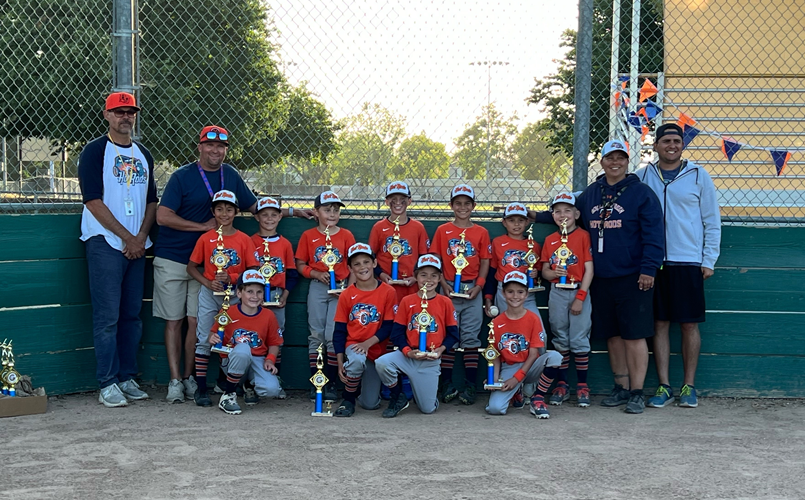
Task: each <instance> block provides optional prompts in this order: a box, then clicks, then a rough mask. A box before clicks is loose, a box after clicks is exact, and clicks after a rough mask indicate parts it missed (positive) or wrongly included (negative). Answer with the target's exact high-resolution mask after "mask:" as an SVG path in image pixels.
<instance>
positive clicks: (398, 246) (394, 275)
mask: <svg viewBox="0 0 805 500" xmlns="http://www.w3.org/2000/svg"><path fill="white" fill-rule="evenodd" d="M388 253H389V254H390V255H391V280H389V285H405V284H407V281H405V280H401V279H399V276H398V275H399V262H398V259H399V258H400V257H402V255H403V254H404V253H405V248H404V247H403V245H402V243H401V242H400V218H399V217H397V219H396V220H395V221H394V233H393V234H392V236H391V243H389V246H388Z"/></svg>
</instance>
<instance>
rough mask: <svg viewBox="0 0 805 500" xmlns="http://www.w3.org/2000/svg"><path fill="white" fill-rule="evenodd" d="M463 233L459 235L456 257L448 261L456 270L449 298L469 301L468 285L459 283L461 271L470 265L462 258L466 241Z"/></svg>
mask: <svg viewBox="0 0 805 500" xmlns="http://www.w3.org/2000/svg"><path fill="white" fill-rule="evenodd" d="M464 233H465V231H461V234H460V235H459V236H460V237H461V241H459V242H458V245H457V246H456V256H455V257H453V260H451V261H450V262H451V263H452V264H453V267H454V268H455V269H456V277H455V281H453V291H452V292H450V296H451V297H458V298H461V299H469V298H470V294H469V288H470V287H469V283H462V282H461V271H463V270H464V268H466V267H467V266H469V265H470V263H469V262H468V261H467V257H465V256H464V254H465V252H466V251H467V240H466V235H465V234H464Z"/></svg>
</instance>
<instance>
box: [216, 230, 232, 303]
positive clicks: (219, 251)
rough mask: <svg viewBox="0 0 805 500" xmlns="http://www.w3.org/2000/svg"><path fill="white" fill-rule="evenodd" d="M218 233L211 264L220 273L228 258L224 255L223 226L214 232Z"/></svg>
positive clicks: (222, 293)
mask: <svg viewBox="0 0 805 500" xmlns="http://www.w3.org/2000/svg"><path fill="white" fill-rule="evenodd" d="M215 232H216V233H218V242H217V243H216V245H215V250H213V251H212V264H213V265H214V266H215V269H216V270H217V272H219V273H220V272H221V271H223V270H224V269H226V266H228V265H229V256H228V255H227V254H226V253H224V226H220V227H218V230H217V231H215ZM212 294H213V295H218V296H221V295H226V292H212Z"/></svg>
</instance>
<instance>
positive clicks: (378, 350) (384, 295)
mask: <svg viewBox="0 0 805 500" xmlns="http://www.w3.org/2000/svg"><path fill="white" fill-rule="evenodd" d="M396 304H397V293H396V292H395V291H394V288H393V287H391V286H390V285H387V284H385V283H380V284H379V285H378V287H377V288H376V289H374V290H371V291H368V292H367V291H364V290H361V289H359V288H358V287H357V286H355V285H350V286H349V287H348V288H347V289H346V290H344V291H343V292H342V293H341V296H340V297H338V307H337V308H336V310H335V322H336V323H345V324H346V325H347V343H346V345H347V347H349V346H351V345H353V344H358V343H360V342H363V341H365V340H369V339H370V338H371V337H372V336H373V335H374V334H375V333H377V330H378V329H380V327H381V326H382V325H383V322H384V321H394V316H395V314H396V312H397V305H396ZM387 343H388V340H386V341H384V342H378V343H377V344H375V345H373V346H372V347H371V348H370V349H369V352H368V355H367V357H368V358H369V359H371V360H372V361H374V360H376V359H377V358H379V357H380V356H382V355H383V354H385V353H386V344H387Z"/></svg>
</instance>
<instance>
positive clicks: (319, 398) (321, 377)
mask: <svg viewBox="0 0 805 500" xmlns="http://www.w3.org/2000/svg"><path fill="white" fill-rule="evenodd" d="M323 351H324V344H319V347H318V349H316V352H318V355H317V356H316V368H318V371H316V373H314V374H313V376H312V377H310V383H311V384H313V386H314V387H315V388H316V408H315V411H314V412H313V413H311V414H310V416H311V417H332V416H333V413H332V412H331V411H330V405H329V404H328V405H327V411H322V403H323V401H324V396H323V395H322V391H323V390H324V386H326V385H327V383H328V382H329V381H330V379H329V378H327V375H325V374H324V372H323V371H321V370H322V368H324V356H323V354H322V352H323Z"/></svg>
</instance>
